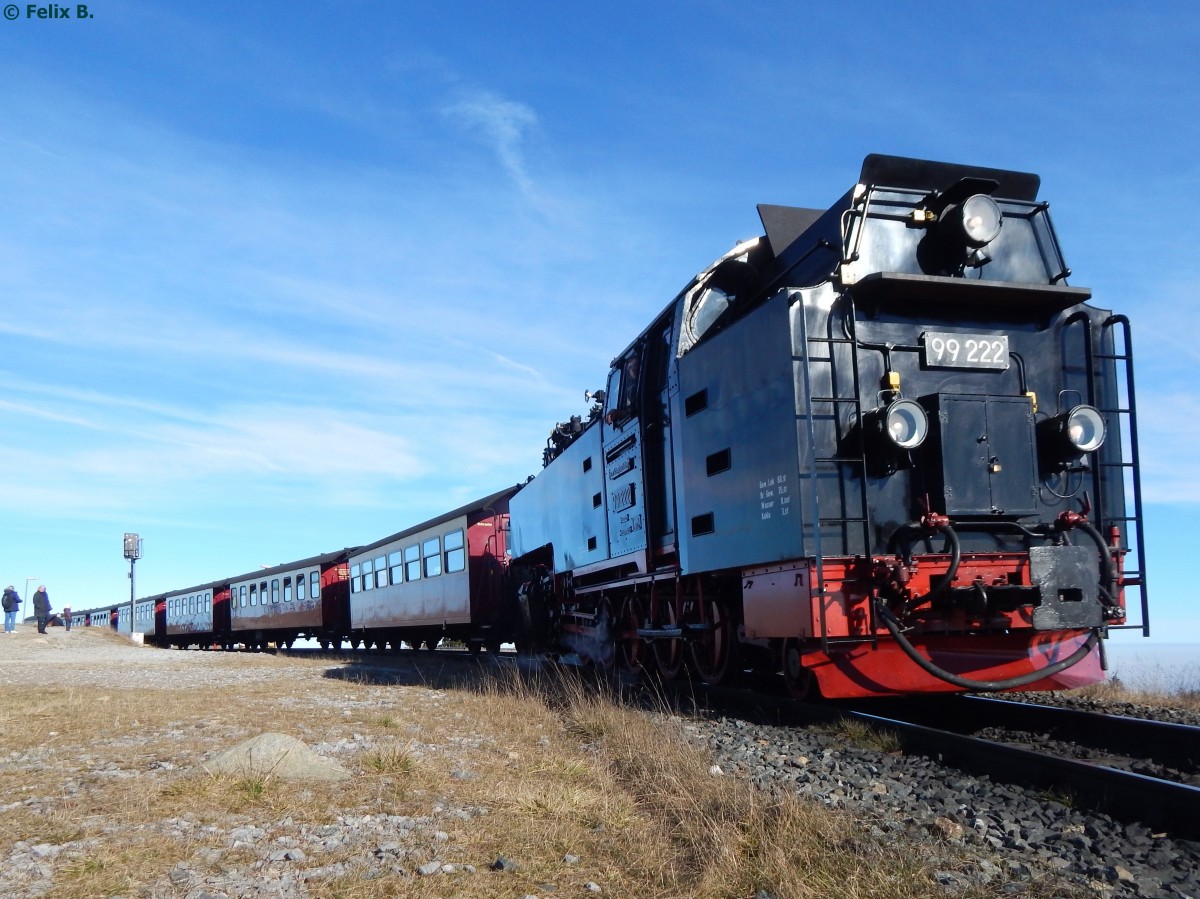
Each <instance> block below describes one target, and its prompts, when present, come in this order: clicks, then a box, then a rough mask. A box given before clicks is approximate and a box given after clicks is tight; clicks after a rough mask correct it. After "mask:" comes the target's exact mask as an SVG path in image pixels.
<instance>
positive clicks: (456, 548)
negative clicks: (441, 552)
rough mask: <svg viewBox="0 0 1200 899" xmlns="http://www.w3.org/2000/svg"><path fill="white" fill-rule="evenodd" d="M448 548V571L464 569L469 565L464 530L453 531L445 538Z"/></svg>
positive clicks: (444, 544) (444, 541)
mask: <svg viewBox="0 0 1200 899" xmlns="http://www.w3.org/2000/svg"><path fill="white" fill-rule="evenodd" d="M442 545H443V547H445V550H446V573H447V574H450V573H451V572H455V571H462V570H463V569H464V568H466V567H467V551H466V549H465V548H464V547H463V532H462V531H461V530H458V531H451V532H450V533H449V534H447V535H446V536H445V538H443V543H442Z"/></svg>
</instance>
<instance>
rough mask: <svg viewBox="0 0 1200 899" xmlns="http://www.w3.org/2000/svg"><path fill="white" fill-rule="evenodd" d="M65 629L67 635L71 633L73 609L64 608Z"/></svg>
mask: <svg viewBox="0 0 1200 899" xmlns="http://www.w3.org/2000/svg"><path fill="white" fill-rule="evenodd" d="M63 627H65V628H66V629H67V633H70V632H71V607H70V606H63Z"/></svg>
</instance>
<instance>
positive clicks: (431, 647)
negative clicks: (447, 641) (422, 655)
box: [424, 637, 442, 652]
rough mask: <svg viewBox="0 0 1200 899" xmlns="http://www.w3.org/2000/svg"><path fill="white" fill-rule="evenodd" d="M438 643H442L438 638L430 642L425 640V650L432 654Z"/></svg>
mask: <svg viewBox="0 0 1200 899" xmlns="http://www.w3.org/2000/svg"><path fill="white" fill-rule="evenodd" d="M440 642H442V641H441V638H440V637H434V638H433V639H432V640H426V641H425V644H424V645H425V648H426V649H427V650H429V651H430V652H433V651H434V650H435V649H437V646H438V644H439V643H440Z"/></svg>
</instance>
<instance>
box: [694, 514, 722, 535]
mask: <svg viewBox="0 0 1200 899" xmlns="http://www.w3.org/2000/svg"><path fill="white" fill-rule="evenodd" d="M714 530H716V526H715V525H714V524H713V513H712V512H705V513H704V514H703V515H697V516H695V517H694V518H693V519H692V536H693V537H700V536H702V535H704V534H711V533H712V532H713V531H714Z"/></svg>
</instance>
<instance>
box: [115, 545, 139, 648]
mask: <svg viewBox="0 0 1200 899" xmlns="http://www.w3.org/2000/svg"><path fill="white" fill-rule="evenodd" d="M141 557H142V538H141V537H139V536H138V535H137V534H128V533H127V534H126V535H125V558H127V559H128V560H129V636H130V638H131V639H132V638H133V603H134V597H135V596H136V595H137V594H136V591H135V588H134V579H133V564H134V563H135V562H136V561H137V560H138V559H140V558H141ZM118 629H119V626H118Z"/></svg>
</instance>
